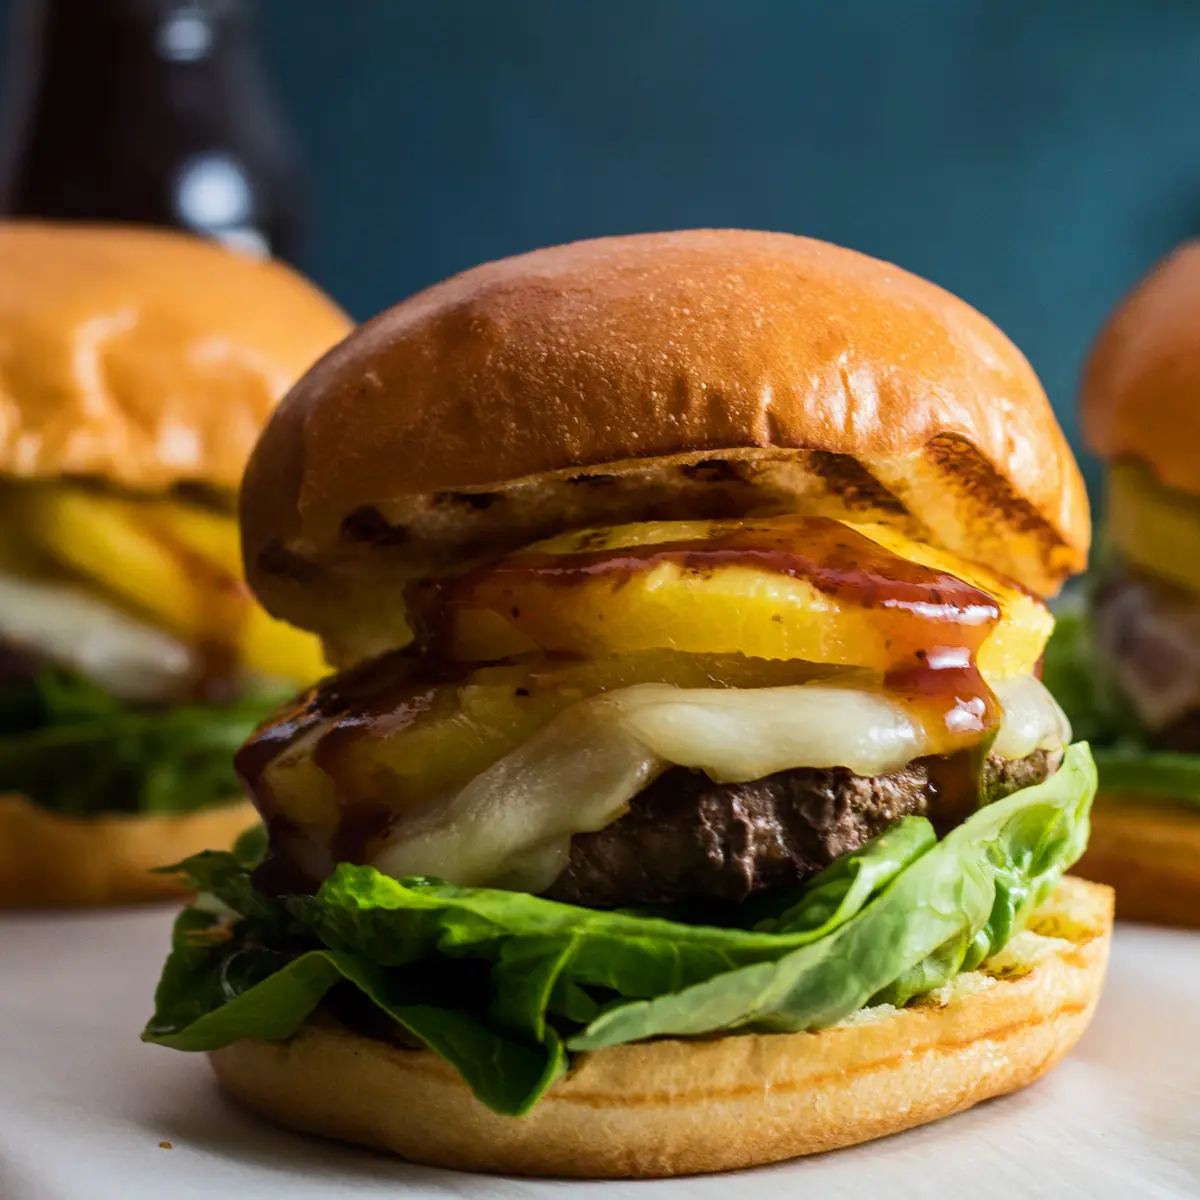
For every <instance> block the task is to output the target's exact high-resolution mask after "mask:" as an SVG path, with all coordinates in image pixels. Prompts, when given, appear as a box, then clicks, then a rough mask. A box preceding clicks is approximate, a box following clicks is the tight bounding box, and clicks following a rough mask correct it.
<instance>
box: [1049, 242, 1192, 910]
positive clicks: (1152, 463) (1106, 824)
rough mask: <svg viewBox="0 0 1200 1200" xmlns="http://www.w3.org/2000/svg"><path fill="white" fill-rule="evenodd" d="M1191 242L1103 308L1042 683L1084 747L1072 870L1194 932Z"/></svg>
mask: <svg viewBox="0 0 1200 1200" xmlns="http://www.w3.org/2000/svg"><path fill="white" fill-rule="evenodd" d="M1198 304H1200V244H1197V243H1191V244H1189V245H1185V246H1183V247H1181V248H1180V249H1178V250H1177V251H1176V252H1175V253H1174V254H1172V255H1171V256H1170V257H1169V258H1167V259H1166V260H1165V261H1164V262H1163V263H1161V264H1160V265H1159V266H1158V267H1157V268H1156V269H1155V270H1154V271H1153V272H1151V274H1150V275H1149V276H1148V277H1147V278H1146V279H1145V280H1143V281H1142V282H1141V283H1140V284H1139V286H1138V287H1137V288H1135V289H1134V291H1133V292H1132V294H1131V295H1130V296H1129V297H1127V298H1126V300H1125V301H1124V302H1123V303H1122V304H1121V306H1120V307H1119V308H1118V309H1117V310H1116V312H1115V313H1114V314H1113V315H1112V316H1111V317H1110V318H1109V321H1108V323H1107V324H1106V325H1105V327H1104V328H1103V330H1102V331H1101V333H1100V335H1099V337H1098V338H1097V340H1096V343H1095V345H1094V346H1093V348H1092V351H1091V354H1090V356H1089V358H1088V361H1087V364H1086V366H1085V369H1084V372H1083V378H1082V384H1081V388H1080V404H1081V415H1082V424H1083V433H1084V437H1085V440H1086V441H1087V444H1088V446H1089V448H1090V449H1091V450H1093V451H1094V452H1095V453H1096V454H1098V455H1100V457H1101V458H1103V459H1104V460H1105V462H1106V463H1107V477H1106V483H1105V492H1106V510H1107V511H1106V521H1105V537H1104V541H1103V549H1102V552H1101V555H1100V562H1099V564H1098V565H1097V567H1096V569H1095V571H1094V572H1093V578H1092V579H1091V580H1089V583H1088V586H1087V588H1086V589H1085V592H1084V594H1083V602H1082V603H1080V602H1079V598H1078V597H1077V598H1076V602H1075V603H1074V605H1073V606H1072V608H1071V610H1069V611H1068V613H1067V614H1066V615H1065V616H1064V620H1063V623H1062V629H1061V630H1060V632H1059V633H1058V634H1057V635H1056V637H1055V639H1054V642H1053V644H1052V646H1051V648H1050V652H1049V654H1048V656H1047V661H1046V669H1047V681H1048V682H1051V683H1052V685H1053V686H1054V687H1055V689H1056V690H1057V691H1058V693H1059V695H1060V698H1061V699H1062V701H1063V703H1064V704H1065V705H1066V706H1067V707H1068V709H1069V711H1070V713H1071V715H1072V717H1073V719H1074V721H1075V722H1076V724H1077V725H1078V726H1079V728H1080V729H1081V730H1086V732H1087V733H1088V735H1089V736H1090V737H1091V738H1092V739H1093V740H1094V741H1095V742H1096V744H1097V751H1096V761H1097V764H1098V767H1099V772H1100V793H1099V801H1098V803H1097V810H1096V825H1095V836H1094V838H1093V840H1092V843H1091V846H1090V848H1089V850H1088V854H1087V857H1086V858H1085V859H1084V860H1083V863H1082V864H1081V871H1082V872H1083V873H1084V874H1086V875H1087V876H1088V878H1091V879H1099V880H1103V881H1105V882H1108V883H1111V884H1114V885H1115V886H1116V889H1117V912H1118V915H1120V916H1125V917H1130V918H1133V919H1136V920H1147V921H1157V922H1163V923H1168V924H1173V925H1185V926H1200V403H1198V400H1200V320H1197V317H1196V308H1197V305H1198Z"/></svg>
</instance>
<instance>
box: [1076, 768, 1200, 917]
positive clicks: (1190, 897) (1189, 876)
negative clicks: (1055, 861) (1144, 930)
mask: <svg viewBox="0 0 1200 1200" xmlns="http://www.w3.org/2000/svg"><path fill="white" fill-rule="evenodd" d="M1075 869H1076V870H1077V871H1078V872H1079V874H1080V875H1082V876H1083V877H1084V878H1086V879H1094V880H1096V881H1097V882H1099V883H1107V884H1109V885H1110V886H1111V887H1113V888H1115V889H1116V892H1117V916H1118V917H1122V918H1124V919H1125V920H1128V921H1154V922H1156V923H1157V924H1159V925H1180V926H1183V927H1185V928H1188V929H1196V928H1200V809H1196V808H1195V807H1192V806H1188V805H1185V804H1171V803H1163V802H1161V801H1154V800H1139V799H1137V798H1136V797H1130V796H1127V795H1119V794H1116V793H1113V792H1103V791H1102V792H1101V793H1100V794H1099V795H1098V796H1097V797H1096V803H1095V806H1094V807H1093V809H1092V836H1091V840H1090V841H1089V842H1088V848H1087V853H1086V854H1085V855H1084V856H1083V858H1082V859H1080V861H1079V865H1078V866H1077V867H1076V868H1075Z"/></svg>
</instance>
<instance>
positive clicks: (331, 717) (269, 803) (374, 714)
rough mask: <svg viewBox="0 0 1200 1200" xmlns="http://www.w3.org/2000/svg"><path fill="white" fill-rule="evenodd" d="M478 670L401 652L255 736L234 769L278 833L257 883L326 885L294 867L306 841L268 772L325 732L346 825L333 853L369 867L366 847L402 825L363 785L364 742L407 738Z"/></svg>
mask: <svg viewBox="0 0 1200 1200" xmlns="http://www.w3.org/2000/svg"><path fill="white" fill-rule="evenodd" d="M470 670H471V668H469V667H465V666H461V665H458V664H453V665H445V664H437V663H433V662H432V661H430V660H420V659H416V658H415V657H414V656H413V655H412V654H411V653H410V652H409V651H407V650H398V651H393V652H392V653H390V654H384V655H382V656H380V657H379V658H376V659H371V660H370V661H368V662H365V663H362V664H360V665H358V666H356V667H353V668H351V669H350V670H348V671H344V672H342V674H340V675H336V676H333V677H332V678H330V679H327V680H324V681H323V682H322V683H320V684H318V685H317V686H316V687H314V688H312V689H310V691H308V692H307V693H305V694H304V695H302V696H301V697H300V698H299V699H298V700H297V702H296V704H295V706H294V707H293V708H291V709H290V710H288V711H287V713H285V714H284V715H283V716H282V717H280V718H279V719H277V720H276V721H275V722H273V723H272V724H270V725H267V726H264V727H263V728H261V729H259V730H258V731H257V732H256V733H254V734H253V735H252V736H251V737H250V739H249V740H248V741H247V742H246V743H245V744H244V745H243V746H242V747H241V748H240V749H239V750H238V751H237V753H236V755H235V756H234V767H235V770H236V771H237V774H238V778H239V779H240V781H241V783H242V786H243V788H244V789H245V791H246V793H247V794H248V795H249V796H250V798H251V800H253V802H254V805H255V807H256V808H257V809H258V812H259V815H260V816H261V817H262V819H263V823H264V824H265V825H266V827H267V830H268V832H269V834H270V846H269V849H268V853H267V859H266V861H265V862H264V864H263V868H262V869H261V870H260V874H259V876H258V877H257V881H258V882H259V884H260V886H262V887H264V888H266V889H268V890H272V891H279V890H303V889H304V888H305V887H307V886H312V885H313V884H315V883H317V882H319V881H318V880H310V879H305V878H302V877H301V876H299V875H297V873H296V871H295V869H294V867H293V866H292V865H290V864H289V863H288V859H289V858H290V857H291V856H290V855H289V854H288V852H287V847H288V843H289V842H291V841H293V840H294V839H295V838H297V837H299V836H302V831H298V830H297V829H296V827H295V826H294V824H293V823H292V822H291V821H290V819H289V818H288V816H287V813H286V812H285V810H284V807H283V806H282V805H281V804H280V802H279V798H278V796H277V795H276V794H275V792H274V789H273V788H272V787H271V783H270V779H269V777H268V771H269V768H270V767H271V765H272V763H274V762H276V761H277V760H278V759H279V758H280V757H281V756H282V755H284V754H285V753H286V752H287V751H288V750H290V749H291V748H293V747H294V746H295V745H296V744H297V743H298V742H299V741H300V740H301V739H302V738H304V737H306V736H308V735H310V734H311V733H313V732H314V731H315V730H317V729H322V730H323V732H322V733H321V735H320V736H319V737H318V738H317V740H316V744H315V746H314V747H313V752H312V759H313V765H314V766H315V767H316V768H317V769H318V770H319V771H321V772H322V773H323V774H325V775H326V776H328V778H329V779H330V780H331V781H333V783H334V786H335V788H336V789H337V792H338V826H337V829H336V830H335V832H334V835H333V839H332V844H331V846H330V852H331V854H332V859H333V861H334V862H363V861H365V857H366V848H367V847H368V846H369V845H371V844H372V843H373V842H374V841H376V840H377V839H378V838H379V837H381V836H383V835H384V834H385V833H386V832H387V830H388V829H389V828H390V826H391V825H392V824H393V822H394V821H395V820H396V819H397V813H396V810H395V808H394V806H392V805H389V804H387V803H386V802H385V799H384V798H383V797H381V796H380V795H379V794H378V793H377V792H376V791H375V790H374V789H372V788H370V787H366V788H364V787H361V786H356V784H355V780H356V779H357V772H355V771H354V769H353V766H352V764H353V755H354V750H355V747H356V746H357V744H358V743H359V742H360V741H362V740H363V739H368V738H373V737H385V736H393V735H395V734H397V733H401V732H403V731H404V730H405V729H406V728H408V727H409V726H410V725H412V724H414V723H415V722H416V721H418V720H419V719H420V717H421V715H422V714H423V713H425V712H428V711H429V709H430V708H431V707H432V705H433V703H434V702H435V700H436V699H437V698H438V696H439V694H440V693H441V689H442V688H443V687H444V686H445V685H446V684H447V683H450V682H453V681H455V680H461V679H462V678H464V677H465V676H466V675H467V674H468V673H469V671H470Z"/></svg>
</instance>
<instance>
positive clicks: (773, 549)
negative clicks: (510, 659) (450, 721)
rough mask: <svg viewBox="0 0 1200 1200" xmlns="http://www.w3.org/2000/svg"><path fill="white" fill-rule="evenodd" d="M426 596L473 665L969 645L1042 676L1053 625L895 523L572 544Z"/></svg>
mask: <svg viewBox="0 0 1200 1200" xmlns="http://www.w3.org/2000/svg"><path fill="white" fill-rule="evenodd" d="M748 549H749V550H751V551H753V552H752V553H747V552H746V551H747V550H748ZM415 599H416V602H417V608H418V612H419V613H422V614H423V620H424V622H425V623H426V625H427V626H428V628H429V629H430V630H431V632H432V633H433V636H434V637H435V639H436V640H438V641H440V643H441V645H442V647H443V649H444V650H445V652H446V653H447V654H448V655H449V656H450V657H452V658H455V659H458V660H462V661H468V662H473V661H484V660H488V659H496V658H500V657H505V656H509V655H513V654H519V653H525V652H528V651H531V650H535V649H537V650H541V651H558V652H567V653H573V654H579V655H583V656H599V655H606V654H618V655H619V654H629V653H635V652H638V651H643V650H651V649H659V648H663V649H672V650H679V651H684V652H688V653H694V654H732V653H740V654H745V655H749V656H753V657H757V658H765V659H804V660H807V661H809V662H816V663H831V664H837V665H841V666H853V667H864V668H868V669H871V670H887V669H889V668H891V667H894V666H897V665H901V664H903V662H904V661H905V660H906V658H907V657H908V656H910V655H912V654H913V653H915V652H916V651H917V650H918V649H921V650H923V649H928V648H931V647H936V646H939V645H946V646H960V645H966V646H969V647H971V648H977V649H978V663H979V666H980V669H981V670H982V671H983V672H984V674H985V675H988V676H990V677H992V678H1004V677H1008V676H1012V675H1018V674H1024V673H1027V672H1029V671H1030V670H1032V669H1033V667H1034V665H1035V663H1036V662H1037V660H1038V658H1039V656H1040V655H1041V653H1042V649H1043V647H1044V645H1045V642H1046V639H1047V638H1048V636H1049V633H1050V630H1051V628H1052V626H1053V620H1052V618H1051V617H1050V615H1049V613H1048V612H1047V611H1046V609H1045V608H1044V606H1043V605H1041V603H1040V602H1038V601H1037V600H1035V599H1034V598H1033V597H1031V596H1029V595H1028V594H1026V593H1025V592H1023V591H1021V590H1020V589H1018V588H1016V587H1015V586H1013V585H1012V584H1009V583H1007V582H1006V581H1004V580H1002V579H1000V578H999V577H997V576H995V575H993V574H992V573H991V572H989V571H987V570H985V569H983V568H980V567H975V566H972V565H970V564H967V563H965V562H963V561H962V560H960V559H958V558H956V557H955V556H953V555H951V554H948V553H946V552H944V551H939V550H934V549H933V548H932V547H928V546H922V545H919V544H918V543H915V542H912V541H910V540H908V539H906V538H903V537H902V536H901V535H899V534H898V533H896V532H895V531H894V530H892V529H890V528H888V527H886V526H880V525H849V524H843V523H839V522H834V521H831V520H829V519H828V518H811V517H810V518H804V517H793V516H787V517H772V518H765V519H757V520H748V521H745V522H735V521H678V522H645V523H641V524H636V525H625V526H616V527H613V528H609V529H601V530H590V531H585V532H582V533H573V534H568V535H564V536H562V537H559V538H554V539H551V540H549V541H546V542H542V543H539V544H537V545H535V546H532V547H530V548H529V549H528V550H527V551H522V552H520V553H518V554H515V555H511V556H509V558H507V559H504V560H501V561H500V562H498V563H496V564H493V565H491V566H488V567H483V568H480V569H478V570H476V571H474V572H471V573H470V574H468V575H466V576H464V577H462V578H460V579H457V580H452V581H448V582H445V583H442V584H439V585H436V586H434V587H432V588H429V589H426V590H425V591H423V592H418V594H417V595H416V597H415ZM980 642H982V645H979V643H980Z"/></svg>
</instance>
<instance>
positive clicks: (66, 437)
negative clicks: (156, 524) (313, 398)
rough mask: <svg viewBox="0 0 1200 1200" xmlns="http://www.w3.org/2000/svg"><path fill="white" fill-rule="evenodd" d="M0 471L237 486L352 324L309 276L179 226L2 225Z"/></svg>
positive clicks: (144, 486) (144, 485)
mask: <svg viewBox="0 0 1200 1200" xmlns="http://www.w3.org/2000/svg"><path fill="white" fill-rule="evenodd" d="M0 280H3V286H2V287H0V474H4V475H10V476H13V477H16V478H22V479H28V478H46V477H54V476H59V475H84V476H95V477H98V478H103V479H106V480H108V481H110V482H112V483H115V484H118V485H121V486H123V487H127V488H131V489H136V490H146V491H158V490H162V489H165V488H168V487H170V486H171V485H173V484H178V483H191V482H197V483H203V484H207V485H209V486H210V487H213V488H218V489H222V490H227V491H229V492H230V493H231V494H232V492H233V491H234V490H235V489H236V487H237V485H238V481H239V480H240V478H241V474H242V470H243V468H244V466H245V464H246V459H247V458H248V457H249V454H250V449H251V447H252V446H253V445H254V440H255V438H256V437H257V436H258V433H259V431H260V429H261V428H262V426H263V423H264V422H265V421H266V419H267V416H268V414H269V413H270V412H271V410H272V409H273V408H274V407H275V404H276V402H277V401H278V400H279V398H280V397H281V396H282V395H283V393H284V392H285V391H286V390H287V389H288V388H289V387H290V386H291V385H292V383H293V382H295V380H296V379H297V377H298V376H299V375H300V373H301V372H302V371H304V370H305V369H306V368H307V367H308V366H309V365H310V364H311V363H312V361H313V360H314V359H315V358H317V357H318V355H320V354H322V353H323V352H324V351H325V350H327V349H328V348H329V347H330V346H331V345H333V344H334V342H336V341H338V339H339V338H341V337H343V336H345V334H346V332H347V331H348V330H349V329H350V321H349V319H348V318H347V317H346V316H345V314H344V313H342V311H341V310H340V309H339V308H338V307H337V306H336V305H335V304H334V303H333V302H332V301H331V300H329V299H327V298H326V297H325V296H324V295H323V294H322V293H321V292H319V291H318V290H317V289H316V288H315V287H313V286H312V285H311V284H310V283H308V282H307V281H306V280H304V279H302V278H301V277H300V276H299V275H297V274H295V273H294V272H293V271H291V270H289V269H288V268H287V267H285V266H282V265H281V264H279V263H275V262H265V261H259V260H255V259H250V258H246V257H244V256H242V255H238V254H234V253H232V252H231V251H228V250H225V249H222V248H221V247H218V246H216V245H213V244H212V243H210V242H205V241H201V240H199V239H197V238H191V237H187V236H184V235H182V234H176V233H167V232H161V231H153V230H147V229H138V228H135V227H129V226H99V225H74V224H72V225H53V224H45V223H41V222H33V221H11V222H4V223H0Z"/></svg>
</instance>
